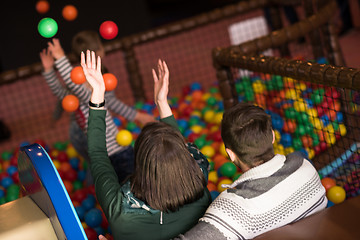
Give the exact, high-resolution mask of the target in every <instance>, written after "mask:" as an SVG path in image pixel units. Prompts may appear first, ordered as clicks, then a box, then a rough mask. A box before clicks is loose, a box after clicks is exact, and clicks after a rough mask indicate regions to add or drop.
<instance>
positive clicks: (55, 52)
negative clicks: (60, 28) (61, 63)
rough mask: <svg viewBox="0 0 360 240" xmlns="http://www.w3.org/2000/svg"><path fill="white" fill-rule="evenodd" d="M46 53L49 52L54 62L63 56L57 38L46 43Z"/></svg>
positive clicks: (63, 53) (62, 50)
mask: <svg viewBox="0 0 360 240" xmlns="http://www.w3.org/2000/svg"><path fill="white" fill-rule="evenodd" d="M48 51H50V52H51V54H52V56H53V57H54V58H55V59H56V60H58V59H60V58H62V57H63V56H65V52H64V49H63V48H62V47H61V44H60V41H59V39H57V38H54V39H53V40H52V42H51V41H50V42H48Z"/></svg>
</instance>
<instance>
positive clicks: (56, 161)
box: [53, 160, 61, 169]
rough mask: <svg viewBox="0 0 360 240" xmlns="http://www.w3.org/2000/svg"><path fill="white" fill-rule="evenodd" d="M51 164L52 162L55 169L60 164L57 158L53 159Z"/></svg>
mask: <svg viewBox="0 0 360 240" xmlns="http://www.w3.org/2000/svg"><path fill="white" fill-rule="evenodd" d="M53 164H54V166H55V168H56V169H59V167H60V165H61V163H60V162H59V161H58V160H54V161H53Z"/></svg>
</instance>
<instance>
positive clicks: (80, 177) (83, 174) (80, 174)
mask: <svg viewBox="0 0 360 240" xmlns="http://www.w3.org/2000/svg"><path fill="white" fill-rule="evenodd" d="M85 177H86V171H85V170H80V171H78V175H77V179H78V180H79V181H81V182H82V181H84V180H85Z"/></svg>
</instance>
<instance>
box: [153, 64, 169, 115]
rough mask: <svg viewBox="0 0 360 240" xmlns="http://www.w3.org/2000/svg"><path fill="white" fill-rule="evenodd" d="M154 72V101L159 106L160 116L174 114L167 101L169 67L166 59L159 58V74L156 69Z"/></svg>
mask: <svg viewBox="0 0 360 240" xmlns="http://www.w3.org/2000/svg"><path fill="white" fill-rule="evenodd" d="M152 74H153V78H154V101H155V104H156V106H157V107H158V110H159V114H160V117H161V118H165V117H169V116H171V115H172V112H171V108H170V106H169V103H168V101H167V96H168V93H169V69H168V67H167V65H166V63H165V61H162V60H160V59H159V61H158V75H157V74H156V71H155V70H154V69H153V70H152Z"/></svg>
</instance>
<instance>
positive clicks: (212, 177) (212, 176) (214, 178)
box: [208, 171, 219, 184]
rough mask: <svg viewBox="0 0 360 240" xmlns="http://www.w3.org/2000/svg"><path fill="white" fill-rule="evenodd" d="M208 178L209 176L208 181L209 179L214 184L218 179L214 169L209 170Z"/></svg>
mask: <svg viewBox="0 0 360 240" xmlns="http://www.w3.org/2000/svg"><path fill="white" fill-rule="evenodd" d="M208 178H209V181H211V182H213V183H215V184H216V183H217V181H218V179H219V177H218V175H217V172H216V171H211V172H209V177H208Z"/></svg>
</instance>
